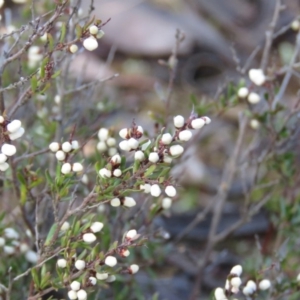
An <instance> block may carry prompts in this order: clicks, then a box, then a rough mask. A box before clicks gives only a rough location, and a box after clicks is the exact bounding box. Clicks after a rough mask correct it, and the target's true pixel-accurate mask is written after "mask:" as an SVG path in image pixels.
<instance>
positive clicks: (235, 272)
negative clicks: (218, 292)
mask: <svg viewBox="0 0 300 300" xmlns="http://www.w3.org/2000/svg"><path fill="white" fill-rule="evenodd" d="M242 272H243V268H242V266H241V265H236V266H234V267H233V268H232V269H231V270H230V274H232V275H236V276H238V277H240V276H241V275H242Z"/></svg>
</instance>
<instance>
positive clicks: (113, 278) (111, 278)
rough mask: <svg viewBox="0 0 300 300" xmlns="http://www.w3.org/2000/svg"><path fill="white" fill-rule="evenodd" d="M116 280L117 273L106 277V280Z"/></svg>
mask: <svg viewBox="0 0 300 300" xmlns="http://www.w3.org/2000/svg"><path fill="white" fill-rule="evenodd" d="M115 280H116V276H115V275H109V276H108V278H107V279H106V282H114V281H115Z"/></svg>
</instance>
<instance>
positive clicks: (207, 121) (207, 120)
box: [202, 116, 211, 125]
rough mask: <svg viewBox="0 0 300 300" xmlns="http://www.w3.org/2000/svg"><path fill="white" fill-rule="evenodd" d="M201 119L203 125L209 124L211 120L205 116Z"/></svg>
mask: <svg viewBox="0 0 300 300" xmlns="http://www.w3.org/2000/svg"><path fill="white" fill-rule="evenodd" d="M202 119H203V120H204V121H205V124H206V125H208V124H210V123H211V119H210V118H209V117H207V116H204V117H202Z"/></svg>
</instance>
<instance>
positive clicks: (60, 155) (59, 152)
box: [55, 150, 66, 161]
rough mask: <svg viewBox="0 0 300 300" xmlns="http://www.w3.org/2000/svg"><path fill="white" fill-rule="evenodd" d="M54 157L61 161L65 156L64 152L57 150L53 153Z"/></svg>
mask: <svg viewBox="0 0 300 300" xmlns="http://www.w3.org/2000/svg"><path fill="white" fill-rule="evenodd" d="M55 157H56V159H57V160H59V161H62V160H64V159H65V158H66V153H65V152H64V151H62V150H58V151H57V152H56V153H55Z"/></svg>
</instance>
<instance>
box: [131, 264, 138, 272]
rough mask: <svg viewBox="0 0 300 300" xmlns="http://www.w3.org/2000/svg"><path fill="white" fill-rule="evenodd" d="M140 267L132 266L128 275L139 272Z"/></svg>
mask: <svg viewBox="0 0 300 300" xmlns="http://www.w3.org/2000/svg"><path fill="white" fill-rule="evenodd" d="M139 269H140V267H139V266H138V265H136V264H133V265H131V266H130V267H129V272H130V274H135V273H137V272H138V271H139Z"/></svg>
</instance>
